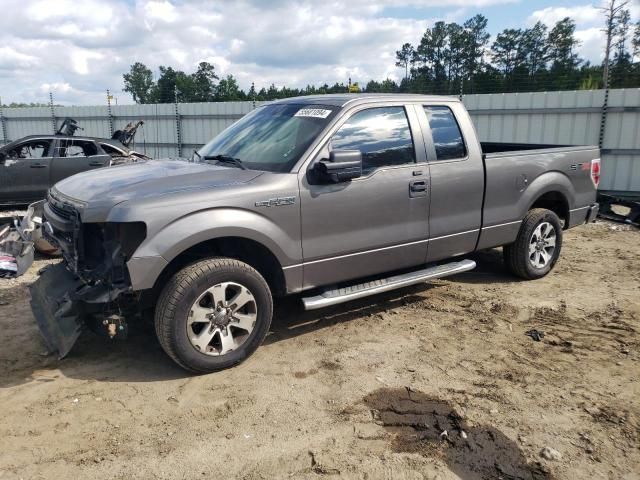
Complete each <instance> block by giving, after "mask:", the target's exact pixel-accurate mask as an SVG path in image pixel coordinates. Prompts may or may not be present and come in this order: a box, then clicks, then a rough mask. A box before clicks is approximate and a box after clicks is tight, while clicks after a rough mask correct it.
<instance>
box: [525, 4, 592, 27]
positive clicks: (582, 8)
mask: <svg viewBox="0 0 640 480" xmlns="http://www.w3.org/2000/svg"><path fill="white" fill-rule="evenodd" d="M566 17H569V18H571V19H572V20H573V21H575V22H576V24H578V25H585V24H588V25H591V24H594V23H600V22H602V12H600V10H598V8H597V7H595V6H593V5H591V4H586V5H578V6H575V7H547V8H543V9H542V10H537V11H535V12H533V13H532V14H531V15H530V16H529V19H528V22H527V23H528V24H529V25H533V24H534V23H536V22H538V21H540V22H542V23H544V24H545V25H547V26H553V25H554V24H555V23H556V22H559V21H560V20H562V19H563V18H566Z"/></svg>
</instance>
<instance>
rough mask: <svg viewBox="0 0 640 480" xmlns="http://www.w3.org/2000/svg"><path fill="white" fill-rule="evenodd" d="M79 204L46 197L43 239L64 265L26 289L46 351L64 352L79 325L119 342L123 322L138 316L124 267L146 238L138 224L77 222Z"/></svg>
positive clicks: (45, 272)
mask: <svg viewBox="0 0 640 480" xmlns="http://www.w3.org/2000/svg"><path fill="white" fill-rule="evenodd" d="M81 210H82V205H79V204H78V203H77V202H74V201H70V200H67V199H65V198H61V196H59V195H56V196H53V195H52V194H49V196H48V198H47V201H46V203H45V204H44V223H43V231H44V233H43V235H44V238H45V239H46V240H47V241H48V242H49V243H51V244H52V245H54V246H55V247H57V248H58V249H59V250H60V251H61V253H62V256H63V258H64V262H63V263H61V264H58V265H55V266H51V267H48V268H45V269H43V271H41V274H40V277H39V278H38V280H36V282H34V283H33V285H32V286H31V287H30V290H31V307H32V310H33V313H34V316H35V317H36V321H37V323H38V326H39V327H40V331H41V332H42V335H43V336H44V338H45V342H46V343H47V346H48V347H49V349H50V351H52V352H53V351H55V352H57V353H58V356H59V357H60V358H62V357H64V356H65V355H67V353H69V351H70V350H71V347H72V346H73V344H74V343H75V341H76V340H77V338H78V336H79V335H80V332H81V331H82V329H83V328H84V327H85V326H88V327H90V328H91V329H92V330H93V331H95V332H96V333H98V334H101V335H105V336H108V337H109V338H114V337H125V336H126V334H127V323H126V319H127V318H130V317H131V316H133V315H137V314H138V313H139V308H138V300H139V298H138V294H136V293H134V292H133V291H132V289H131V282H130V278H129V274H128V270H127V267H126V262H127V261H128V260H129V259H130V258H131V255H132V254H133V252H134V251H135V249H136V248H137V247H138V246H139V245H140V243H142V241H143V240H144V238H145V235H146V226H145V224H144V223H142V222H130V223H108V222H107V223H83V222H82V214H81Z"/></svg>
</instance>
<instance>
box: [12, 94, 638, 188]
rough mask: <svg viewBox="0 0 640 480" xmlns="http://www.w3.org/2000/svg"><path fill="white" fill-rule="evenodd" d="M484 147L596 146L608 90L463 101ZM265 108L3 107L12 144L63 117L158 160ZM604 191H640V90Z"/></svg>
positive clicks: (628, 98)
mask: <svg viewBox="0 0 640 480" xmlns="http://www.w3.org/2000/svg"><path fill="white" fill-rule="evenodd" d="M463 102H464V103H465V105H466V106H467V109H468V110H469V112H470V113H471V116H472V117H473V120H474V123H475V125H476V129H477V132H478V136H479V137H480V140H481V141H494V142H521V143H550V144H558V145H561V144H564V145H597V144H598V141H599V136H600V126H601V118H602V105H603V103H604V91H603V90H585V91H573V92H571V91H566V92H531V93H501V94H479V95H465V96H464V97H463ZM263 103H265V102H257V103H255V104H254V103H253V102H220V103H181V104H178V105H177V106H176V105H175V104H159V105H112V106H111V116H109V107H108V106H106V105H102V106H86V107H85V106H81V107H54V108H53V116H52V109H51V108H50V107H33V108H4V109H3V112H2V115H3V118H2V122H3V127H4V128H3V129H2V131H3V132H6V138H3V139H2V140H3V141H5V143H6V142H7V141H10V140H16V139H19V138H21V137H24V136H27V135H31V134H51V133H52V132H53V128H54V127H53V125H54V123H55V126H56V128H57V127H59V126H60V124H61V122H62V121H63V119H64V118H65V117H71V118H74V119H76V120H77V121H78V123H79V125H80V126H81V127H82V128H84V131H83V132H81V133H82V134H84V135H88V136H96V137H109V136H110V135H111V130H112V129H113V130H118V129H121V128H123V127H124V126H125V125H126V124H127V123H129V122H134V123H135V122H137V121H139V120H142V121H144V125H143V126H142V127H140V128H139V130H138V134H137V136H136V144H135V146H134V148H135V149H136V150H139V151H144V152H146V153H147V154H149V155H151V156H153V157H154V158H163V157H176V156H177V155H179V154H180V153H181V154H182V156H189V155H191V152H192V151H193V149H195V148H198V147H199V146H201V145H203V144H205V143H206V142H208V141H209V140H210V139H211V138H213V137H215V136H216V135H217V134H219V133H220V132H221V131H222V130H224V129H225V128H227V127H228V126H229V125H231V124H233V122H235V121H236V120H238V119H239V118H241V117H242V116H243V115H245V114H246V113H248V112H250V111H251V110H252V109H253V108H254V106H257V105H261V104H263ZM3 136H4V135H3ZM602 148H603V152H602V181H601V184H600V189H601V190H618V191H636V192H640V89H638V88H635V89H621V90H611V91H610V94H609V106H608V110H607V115H606V126H605V132H604V138H603V145H602Z"/></svg>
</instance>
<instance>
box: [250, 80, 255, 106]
mask: <svg viewBox="0 0 640 480" xmlns="http://www.w3.org/2000/svg"><path fill="white" fill-rule="evenodd" d="M251 102H252V108H253V110H255V109H256V85H255V83H253V82H251Z"/></svg>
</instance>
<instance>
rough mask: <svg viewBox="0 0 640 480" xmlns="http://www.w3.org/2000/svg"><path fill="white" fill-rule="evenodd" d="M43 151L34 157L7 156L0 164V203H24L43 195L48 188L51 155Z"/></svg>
mask: <svg viewBox="0 0 640 480" xmlns="http://www.w3.org/2000/svg"><path fill="white" fill-rule="evenodd" d="M34 143H38V141H37V140H36V141H34V140H31V141H27V142H24V143H23V144H19V145H18V146H17V147H16V148H17V149H20V148H22V147H23V146H26V145H28V144H34ZM26 151H28V150H25V152H26ZM51 151H52V148H51V147H50V148H49V152H51ZM44 153H45V156H44V157H35V158H9V157H7V158H6V159H5V160H4V162H3V163H1V164H0V203H26V202H31V201H34V200H40V199H42V198H44V197H45V195H46V192H47V189H48V188H49V174H50V169H51V157H50V156H48V152H44Z"/></svg>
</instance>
